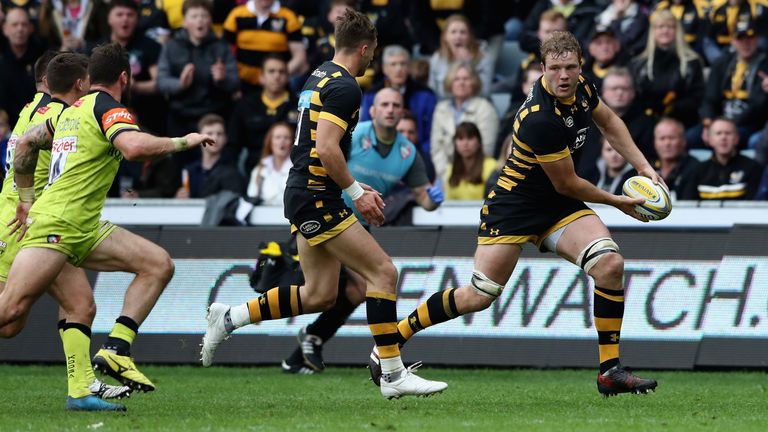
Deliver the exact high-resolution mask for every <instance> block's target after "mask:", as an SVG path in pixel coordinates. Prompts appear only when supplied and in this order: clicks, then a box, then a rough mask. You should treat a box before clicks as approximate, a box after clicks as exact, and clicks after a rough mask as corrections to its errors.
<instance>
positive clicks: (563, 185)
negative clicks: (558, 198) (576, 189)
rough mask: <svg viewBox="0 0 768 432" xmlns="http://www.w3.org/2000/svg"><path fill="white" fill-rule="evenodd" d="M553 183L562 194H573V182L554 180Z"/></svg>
mask: <svg viewBox="0 0 768 432" xmlns="http://www.w3.org/2000/svg"><path fill="white" fill-rule="evenodd" d="M552 185H553V186H554V187H555V191H557V193H559V194H560V195H565V196H571V195H572V194H573V188H572V187H571V186H572V184H571V183H569V182H557V183H554V182H553V183H552Z"/></svg>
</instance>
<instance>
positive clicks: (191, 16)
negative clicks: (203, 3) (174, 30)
mask: <svg viewBox="0 0 768 432" xmlns="http://www.w3.org/2000/svg"><path fill="white" fill-rule="evenodd" d="M184 29H185V30H186V31H187V34H189V37H190V39H192V40H197V41H200V40H202V39H203V38H205V37H206V36H208V32H209V31H210V29H211V14H209V13H208V11H207V10H206V9H205V8H202V7H198V8H191V9H189V10H187V13H186V14H185V15H184Z"/></svg>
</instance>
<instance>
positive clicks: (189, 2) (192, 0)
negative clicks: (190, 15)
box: [181, 0, 213, 15]
mask: <svg viewBox="0 0 768 432" xmlns="http://www.w3.org/2000/svg"><path fill="white" fill-rule="evenodd" d="M195 8H203V9H205V10H207V11H208V14H209V15H210V14H212V13H213V6H212V5H211V1H210V0H184V3H183V4H182V5H181V14H182V15H186V14H187V11H188V10H190V9H195Z"/></svg>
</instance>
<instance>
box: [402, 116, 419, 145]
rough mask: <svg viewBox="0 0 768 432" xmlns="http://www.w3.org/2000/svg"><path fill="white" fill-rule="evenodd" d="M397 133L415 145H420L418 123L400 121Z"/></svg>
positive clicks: (408, 120)
mask: <svg viewBox="0 0 768 432" xmlns="http://www.w3.org/2000/svg"><path fill="white" fill-rule="evenodd" d="M397 131H398V132H400V134H401V135H403V136H404V137H406V138H407V139H408V141H410V142H411V143H413V144H418V143H419V132H418V131H417V130H416V122H414V121H413V120H411V119H400V121H399V122H397Z"/></svg>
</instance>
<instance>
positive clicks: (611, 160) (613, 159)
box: [601, 140, 626, 170]
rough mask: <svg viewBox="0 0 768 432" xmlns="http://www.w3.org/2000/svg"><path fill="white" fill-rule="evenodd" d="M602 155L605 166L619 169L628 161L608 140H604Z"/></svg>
mask: <svg viewBox="0 0 768 432" xmlns="http://www.w3.org/2000/svg"><path fill="white" fill-rule="evenodd" d="M601 157H602V158H603V160H604V161H605V166H606V167H608V168H609V169H613V170H619V169H621V168H622V167H624V164H625V163H626V161H625V160H624V158H623V157H622V156H621V155H620V154H619V152H617V151H616V150H614V149H613V147H611V146H610V144H608V141H605V140H604V141H603V152H602V155H601Z"/></svg>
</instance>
